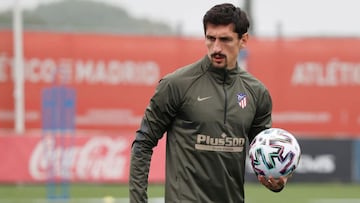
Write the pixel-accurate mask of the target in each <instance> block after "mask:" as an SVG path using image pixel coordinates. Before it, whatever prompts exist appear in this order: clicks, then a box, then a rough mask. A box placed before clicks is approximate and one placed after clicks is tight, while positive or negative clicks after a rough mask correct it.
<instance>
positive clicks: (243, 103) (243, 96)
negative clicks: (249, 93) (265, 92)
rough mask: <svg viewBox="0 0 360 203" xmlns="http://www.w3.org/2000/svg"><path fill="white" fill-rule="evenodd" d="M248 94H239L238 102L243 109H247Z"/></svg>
mask: <svg viewBox="0 0 360 203" xmlns="http://www.w3.org/2000/svg"><path fill="white" fill-rule="evenodd" d="M246 100H247V99H246V94H244V93H239V94H237V101H238V104H239V106H240V107H241V108H242V109H243V108H245V107H246Z"/></svg>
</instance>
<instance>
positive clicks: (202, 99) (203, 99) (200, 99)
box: [197, 97, 211, 101]
mask: <svg viewBox="0 0 360 203" xmlns="http://www.w3.org/2000/svg"><path fill="white" fill-rule="evenodd" d="M210 98H211V97H203V98H200V97H198V98H197V100H198V101H205V100H207V99H210Z"/></svg>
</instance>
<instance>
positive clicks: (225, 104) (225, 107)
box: [223, 69, 228, 124]
mask: <svg viewBox="0 0 360 203" xmlns="http://www.w3.org/2000/svg"><path fill="white" fill-rule="evenodd" d="M226 75H227V71H226V69H224V80H223V90H224V95H225V102H224V124H226V115H227V102H228V101H227V91H226Z"/></svg>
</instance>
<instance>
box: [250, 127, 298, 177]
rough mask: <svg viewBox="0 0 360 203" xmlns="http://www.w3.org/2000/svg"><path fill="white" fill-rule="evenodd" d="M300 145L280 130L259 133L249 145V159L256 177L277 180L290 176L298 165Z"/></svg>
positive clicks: (291, 136) (288, 133)
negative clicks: (260, 176) (261, 176)
mask: <svg viewBox="0 0 360 203" xmlns="http://www.w3.org/2000/svg"><path fill="white" fill-rule="evenodd" d="M300 156H301V149H300V145H299V143H298V142H297V140H296V138H295V137H294V135H292V134H291V133H290V132H288V131H286V130H284V129H280V128H270V129H266V130H264V131H262V132H260V133H259V134H258V135H256V136H255V138H254V139H253V141H252V142H251V143H250V149H249V157H250V162H251V166H252V169H253V170H254V172H255V174H256V175H263V176H265V177H266V178H269V177H270V176H272V177H274V178H279V177H280V176H289V175H291V174H292V173H293V172H294V171H295V169H296V167H297V166H298V164H299V160H300Z"/></svg>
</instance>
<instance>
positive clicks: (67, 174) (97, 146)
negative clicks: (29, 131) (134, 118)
mask: <svg viewBox="0 0 360 203" xmlns="http://www.w3.org/2000/svg"><path fill="white" fill-rule="evenodd" d="M67 139H72V138H67ZM60 141H61V140H59V139H56V137H55V136H48V137H44V138H43V139H41V140H40V141H39V143H37V145H36V146H35V148H34V150H33V151H32V153H31V156H30V163H29V171H30V175H31V176H32V177H33V178H34V179H35V180H46V179H48V178H54V179H56V178H67V179H78V180H118V179H121V178H122V177H123V176H124V173H125V167H126V161H127V156H126V154H124V152H125V151H126V150H127V149H128V144H129V142H128V141H127V140H126V139H124V138H121V137H117V138H112V137H108V136H95V137H91V138H89V139H88V140H87V141H86V142H85V143H84V144H82V145H77V146H75V145H74V144H71V141H69V140H67V141H66V143H67V144H66V145H65V144H61V142H60ZM59 143H60V144H59ZM69 143H70V144H69Z"/></svg>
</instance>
